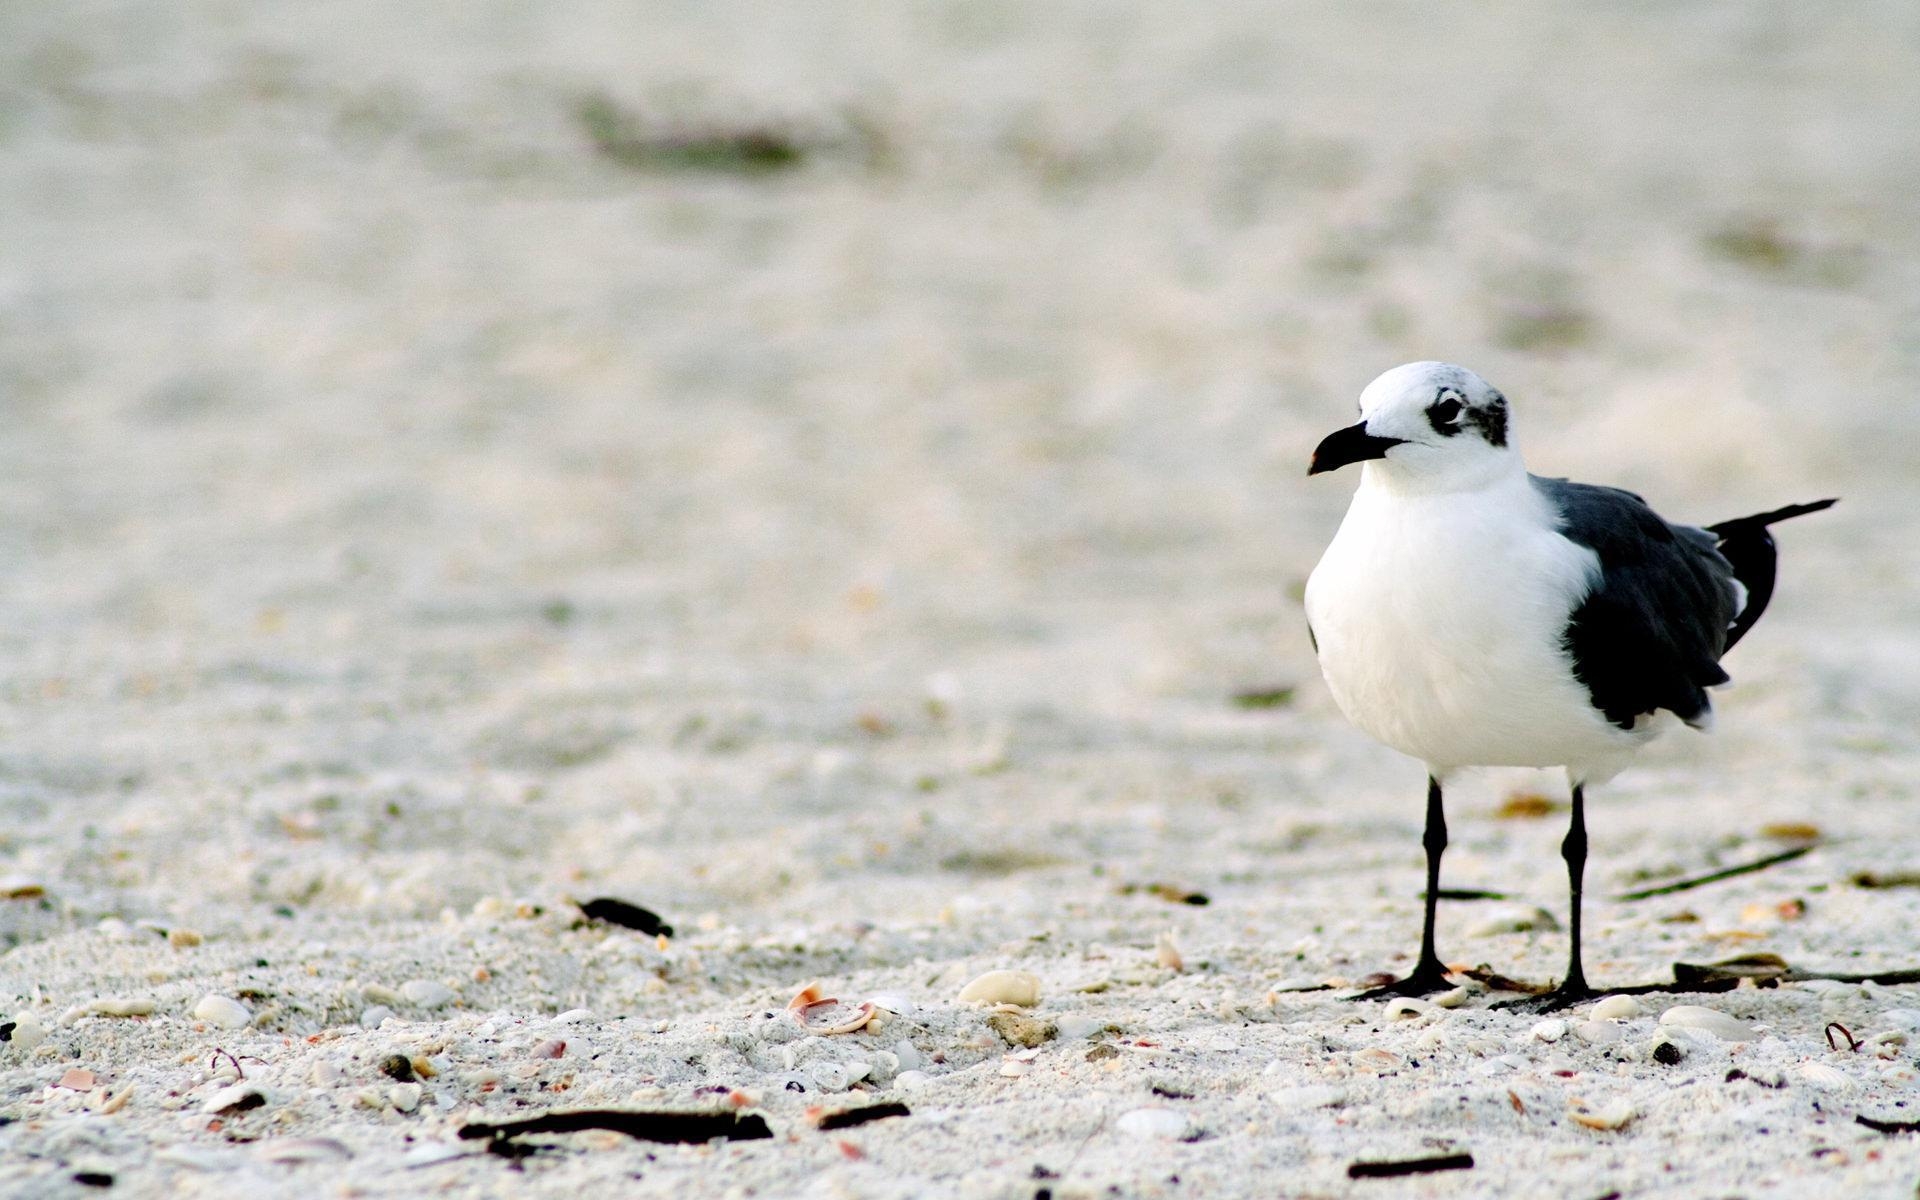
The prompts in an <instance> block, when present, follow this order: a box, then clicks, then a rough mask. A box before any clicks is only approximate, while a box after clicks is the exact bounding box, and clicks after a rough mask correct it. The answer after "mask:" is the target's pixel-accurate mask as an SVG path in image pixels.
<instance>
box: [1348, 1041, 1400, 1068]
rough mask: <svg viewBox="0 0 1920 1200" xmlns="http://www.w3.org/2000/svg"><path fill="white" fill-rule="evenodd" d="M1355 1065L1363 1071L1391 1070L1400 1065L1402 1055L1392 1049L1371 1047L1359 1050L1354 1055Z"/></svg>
mask: <svg viewBox="0 0 1920 1200" xmlns="http://www.w3.org/2000/svg"><path fill="white" fill-rule="evenodd" d="M1352 1061H1353V1065H1354V1066H1355V1067H1357V1068H1359V1069H1360V1070H1362V1071H1391V1070H1393V1069H1394V1068H1395V1067H1397V1066H1399V1065H1400V1056H1399V1055H1398V1054H1395V1053H1394V1052H1393V1051H1391V1050H1382V1049H1380V1048H1379V1047H1377V1046H1375V1047H1371V1048H1369V1049H1366V1050H1357V1051H1355V1052H1354V1055H1353V1060H1352Z"/></svg>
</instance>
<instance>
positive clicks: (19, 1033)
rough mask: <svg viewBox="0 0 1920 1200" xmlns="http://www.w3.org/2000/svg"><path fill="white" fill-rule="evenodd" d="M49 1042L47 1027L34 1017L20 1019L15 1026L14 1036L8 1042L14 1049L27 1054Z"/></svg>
mask: <svg viewBox="0 0 1920 1200" xmlns="http://www.w3.org/2000/svg"><path fill="white" fill-rule="evenodd" d="M46 1040H47V1027H46V1026H45V1025H42V1024H41V1023H40V1022H38V1021H36V1020H34V1019H33V1018H32V1017H20V1018H19V1019H18V1020H17V1021H16V1022H15V1023H14V1026H13V1036H12V1037H10V1038H8V1039H7V1041H8V1042H9V1043H10V1044H11V1045H12V1046H13V1047H14V1049H16V1050H19V1051H21V1052H22V1053H25V1052H26V1051H28V1050H31V1049H33V1048H34V1047H35V1046H38V1045H39V1044H40V1043H41V1042H44V1041H46Z"/></svg>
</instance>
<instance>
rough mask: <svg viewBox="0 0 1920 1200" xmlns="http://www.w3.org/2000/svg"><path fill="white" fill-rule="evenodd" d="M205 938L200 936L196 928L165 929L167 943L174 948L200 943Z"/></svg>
mask: <svg viewBox="0 0 1920 1200" xmlns="http://www.w3.org/2000/svg"><path fill="white" fill-rule="evenodd" d="M205 940H206V939H205V938H203V937H201V936H200V934H199V932H198V931H197V930H192V929H169V930H167V945H169V946H172V947H173V948H174V949H175V950H185V949H187V948H189V947H192V946H198V945H199V944H200V943H202V942H204V941H205Z"/></svg>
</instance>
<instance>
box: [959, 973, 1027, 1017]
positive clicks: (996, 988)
mask: <svg viewBox="0 0 1920 1200" xmlns="http://www.w3.org/2000/svg"><path fill="white" fill-rule="evenodd" d="M959 999H960V1003H962V1004H988V1005H991V1004H1011V1005H1013V1006H1015V1007H1016V1008H1032V1007H1033V1006H1034V1005H1036V1004H1038V1003H1040V977H1039V976H1038V975H1034V974H1032V973H1031V972H1028V971H988V972H987V973H986V974H984V975H982V976H980V977H979V978H977V979H975V980H974V981H973V982H971V983H969V984H968V985H967V986H965V987H963V988H961V989H960V997H959Z"/></svg>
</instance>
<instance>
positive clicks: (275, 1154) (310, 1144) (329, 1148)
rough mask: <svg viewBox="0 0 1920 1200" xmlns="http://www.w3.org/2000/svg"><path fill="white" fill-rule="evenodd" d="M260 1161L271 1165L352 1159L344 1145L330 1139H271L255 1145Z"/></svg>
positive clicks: (350, 1151) (350, 1152) (351, 1154)
mask: <svg viewBox="0 0 1920 1200" xmlns="http://www.w3.org/2000/svg"><path fill="white" fill-rule="evenodd" d="M255 1145H257V1146H258V1147H259V1149H258V1150H257V1151H255V1153H257V1154H258V1155H259V1156H260V1158H261V1159H263V1160H265V1161H266V1162H271V1163H311V1162H337V1161H341V1160H344V1159H349V1158H352V1157H353V1151H352V1150H350V1149H348V1148H347V1145H346V1143H344V1142H336V1141H334V1140H333V1139H332V1138H324V1137H305V1138H272V1139H270V1140H268V1141H264V1142H257V1143H255Z"/></svg>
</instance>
